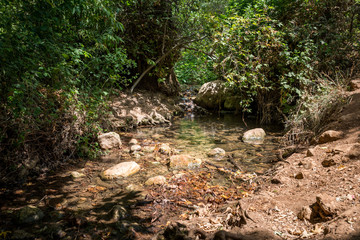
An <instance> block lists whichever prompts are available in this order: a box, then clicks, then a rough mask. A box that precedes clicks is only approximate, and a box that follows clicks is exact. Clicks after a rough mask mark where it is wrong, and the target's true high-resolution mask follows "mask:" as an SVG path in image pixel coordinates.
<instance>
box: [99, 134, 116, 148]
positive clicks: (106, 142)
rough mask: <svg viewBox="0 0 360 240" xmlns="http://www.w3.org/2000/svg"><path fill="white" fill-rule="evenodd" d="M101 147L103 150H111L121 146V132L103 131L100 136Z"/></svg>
mask: <svg viewBox="0 0 360 240" xmlns="http://www.w3.org/2000/svg"><path fill="white" fill-rule="evenodd" d="M98 141H99V144H100V147H101V148H102V149H103V150H110V149H113V148H120V147H121V140H120V136H119V134H117V133H115V132H108V133H103V134H100V135H99V136H98Z"/></svg>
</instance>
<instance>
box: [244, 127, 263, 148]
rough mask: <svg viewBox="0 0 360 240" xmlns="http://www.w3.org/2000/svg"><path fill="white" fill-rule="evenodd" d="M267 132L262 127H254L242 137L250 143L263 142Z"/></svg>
mask: <svg viewBox="0 0 360 240" xmlns="http://www.w3.org/2000/svg"><path fill="white" fill-rule="evenodd" d="M265 136H266V133H265V131H264V129H262V128H254V129H251V130H248V131H246V132H245V133H244V135H243V137H242V139H243V141H244V142H248V143H255V144H258V143H262V142H263V141H264V139H265Z"/></svg>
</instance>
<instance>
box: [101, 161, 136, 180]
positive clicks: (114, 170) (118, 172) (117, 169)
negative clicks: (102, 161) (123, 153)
mask: <svg viewBox="0 0 360 240" xmlns="http://www.w3.org/2000/svg"><path fill="white" fill-rule="evenodd" d="M138 171H140V166H139V165H138V164H137V163H136V162H122V163H119V164H116V165H115V166H112V167H111V168H109V169H107V170H105V171H103V172H102V173H101V174H100V177H101V179H103V180H111V179H116V178H123V177H128V176H130V175H133V174H135V173H137V172H138Z"/></svg>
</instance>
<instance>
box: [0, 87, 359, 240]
mask: <svg viewBox="0 0 360 240" xmlns="http://www.w3.org/2000/svg"><path fill="white" fill-rule="evenodd" d="M353 85H354V91H352V92H349V95H350V96H351V98H352V100H351V102H350V104H348V105H347V106H345V107H344V109H343V111H342V112H341V114H340V116H339V117H338V118H337V121H335V122H333V123H332V124H330V125H329V126H328V129H329V130H337V131H341V132H343V133H344V134H343V136H342V137H341V138H340V139H338V140H336V141H331V142H326V143H322V144H314V145H311V146H308V147H306V149H305V148H304V150H303V151H301V152H297V153H294V154H292V155H291V156H290V157H288V158H287V159H284V161H280V162H278V163H276V164H275V165H274V167H273V168H272V169H270V170H269V171H268V172H267V173H266V174H263V175H258V176H253V175H247V174H246V173H243V174H242V175H241V174H240V175H238V174H236V173H234V172H231V171H228V170H227V169H224V168H218V167H216V166H212V165H209V164H205V162H203V165H202V167H201V168H199V169H196V170H186V171H182V170H176V171H169V169H168V161H169V155H171V154H174V153H173V152H172V150H170V151H169V152H167V153H166V154H164V153H160V152H158V151H157V150H156V149H157V146H158V145H159V144H160V143H159V142H158V139H159V136H156V135H153V136H152V137H151V138H149V139H147V138H144V139H141V145H142V147H143V148H144V149H145V146H148V147H149V146H150V147H151V146H153V147H154V148H155V150H154V149H153V150H152V151H148V152H145V151H143V153H142V154H138V155H135V154H132V153H131V152H130V150H129V148H130V145H127V142H129V140H130V139H131V138H132V137H133V135H132V133H131V132H128V133H123V134H122V135H121V138H122V140H123V142H124V143H123V147H122V149H121V150H119V151H118V152H117V151H114V152H112V153H111V154H109V155H106V156H103V157H101V158H99V159H96V160H84V161H80V162H78V161H77V162H75V163H73V164H70V165H67V166H64V167H63V168H62V169H59V170H57V171H54V172H52V173H50V174H47V175H45V174H44V175H41V176H39V177H37V178H36V179H29V181H28V182H26V183H25V184H24V185H22V186H20V185H19V186H18V187H16V188H11V189H10V188H6V187H4V188H1V189H0V239H221V240H233V239H235V240H236V239H242V240H244V239H328V240H330V239H360V158H359V155H357V154H358V153H359V152H358V151H359V142H360V80H355V81H353ZM160 102H162V101H160ZM148 115H149V116H151V118H150V117H149V119H150V120H149V121H152V120H159V119H162V120H163V121H165V120H164V119H163V118H161V117H159V116H158V115H157V114H152V115H150V114H148ZM134 116H135V115H134ZM136 116H138V115H136ZM154 116H155V117H154ZM156 116H158V117H156ZM134 119H135V118H134ZM141 119H145V118H141ZM151 119H152V120H151ZM148 149H150V148H148ZM259 156H261V153H260V154H259ZM354 156H355V157H354ZM124 161H136V162H137V163H138V164H139V165H141V170H140V172H139V173H137V174H135V175H134V176H132V177H130V178H125V179H120V180H113V181H103V180H102V179H101V178H100V177H99V173H100V172H101V171H103V170H104V169H107V168H109V167H110V166H112V165H114V164H116V163H119V162H124ZM79 173H80V174H79ZM155 173H156V174H157V175H163V176H165V178H166V180H167V182H166V184H162V185H151V186H147V185H144V184H143V183H144V179H147V178H149V177H151V176H154V175H156V174H155ZM217 175H225V176H227V177H228V178H229V179H230V181H232V184H230V185H229V184H227V185H223V186H222V185H220V184H213V180H214V178H215V177H216V176H217Z"/></svg>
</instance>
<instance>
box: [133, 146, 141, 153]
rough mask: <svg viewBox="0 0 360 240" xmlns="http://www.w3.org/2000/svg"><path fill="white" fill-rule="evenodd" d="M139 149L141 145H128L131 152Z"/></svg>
mask: <svg viewBox="0 0 360 240" xmlns="http://www.w3.org/2000/svg"><path fill="white" fill-rule="evenodd" d="M140 150H141V146H140V145H132V146H131V147H130V151H131V152H138V151H140Z"/></svg>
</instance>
